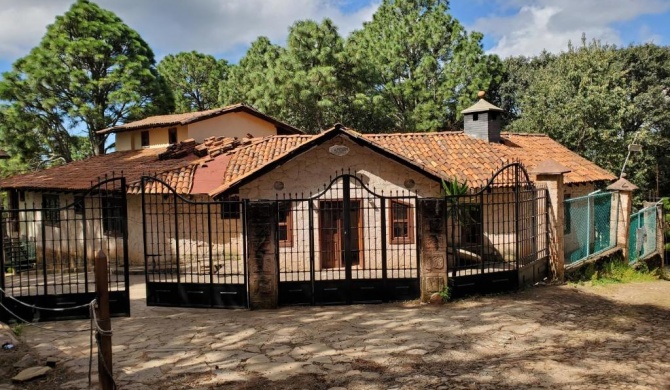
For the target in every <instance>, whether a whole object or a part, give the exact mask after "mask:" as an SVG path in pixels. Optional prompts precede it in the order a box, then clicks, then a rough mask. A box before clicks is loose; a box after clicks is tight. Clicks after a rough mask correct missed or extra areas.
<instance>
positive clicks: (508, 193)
mask: <svg viewBox="0 0 670 390" xmlns="http://www.w3.org/2000/svg"><path fill="white" fill-rule="evenodd" d="M467 192H468V193H466V194H462V195H452V196H445V198H444V202H445V208H444V210H445V215H444V219H445V221H446V240H447V253H446V258H447V272H448V277H449V279H450V284H451V287H452V289H453V291H452V295H453V296H460V295H467V294H472V293H486V292H497V291H504V290H512V289H515V288H517V287H518V286H519V284H525V283H530V282H535V281H538V280H541V279H542V278H544V277H545V276H546V270H547V261H548V257H549V250H548V242H549V240H548V214H547V193H546V189H544V188H536V187H535V185H534V184H533V183H532V182H531V181H530V179H529V176H528V173H527V172H526V170H525V169H524V167H523V166H522V165H521V164H519V163H513V164H509V165H507V166H505V167H503V168H501V169H500V170H499V171H498V172H496V173H495V174H493V175H492V177H491V179H490V180H489V181H488V182H487V183H486V184H485V185H484V186H482V187H480V188H469V189H468V191H467ZM527 269H529V271H528V270H527Z"/></svg>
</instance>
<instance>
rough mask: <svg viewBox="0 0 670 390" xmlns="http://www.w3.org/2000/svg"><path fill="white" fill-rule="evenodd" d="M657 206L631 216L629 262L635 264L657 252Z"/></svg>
mask: <svg viewBox="0 0 670 390" xmlns="http://www.w3.org/2000/svg"><path fill="white" fill-rule="evenodd" d="M656 210H657V208H656V206H652V207H647V208H644V209H642V210H640V211H638V212H637V213H634V214H632V215H631V216H630V228H629V229H628V261H629V262H630V263H631V264H633V263H635V262H637V261H638V260H639V259H644V258H645V257H647V256H649V255H651V254H652V253H654V252H656V250H657V248H656V246H657V245H656V222H657V221H656V212H657V211H656Z"/></svg>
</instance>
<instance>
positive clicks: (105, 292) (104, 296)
mask: <svg viewBox="0 0 670 390" xmlns="http://www.w3.org/2000/svg"><path fill="white" fill-rule="evenodd" d="M108 286H109V285H108V280H107V256H105V253H104V252H103V251H102V250H100V251H98V253H97V254H96V255H95V291H96V295H97V297H96V300H97V304H98V305H97V308H96V310H97V317H98V325H99V326H100V328H101V329H102V330H103V331H108V332H109V331H111V330H112V322H111V320H110V316H109V288H108ZM96 338H97V340H98V348H99V349H100V354H99V355H98V381H99V383H100V389H102V390H112V389H113V388H114V378H113V377H112V336H111V335H103V334H96Z"/></svg>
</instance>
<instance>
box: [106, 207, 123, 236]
mask: <svg viewBox="0 0 670 390" xmlns="http://www.w3.org/2000/svg"><path fill="white" fill-rule="evenodd" d="M102 230H103V232H104V233H105V234H106V235H108V236H117V235H121V234H123V199H121V198H102Z"/></svg>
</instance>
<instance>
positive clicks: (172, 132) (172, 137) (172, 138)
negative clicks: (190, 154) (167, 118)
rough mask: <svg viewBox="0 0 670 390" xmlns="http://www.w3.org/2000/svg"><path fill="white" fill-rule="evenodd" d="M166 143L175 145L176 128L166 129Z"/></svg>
mask: <svg viewBox="0 0 670 390" xmlns="http://www.w3.org/2000/svg"><path fill="white" fill-rule="evenodd" d="M168 142H169V143H170V144H176V143H177V128H176V127H170V128H169V129H168Z"/></svg>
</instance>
